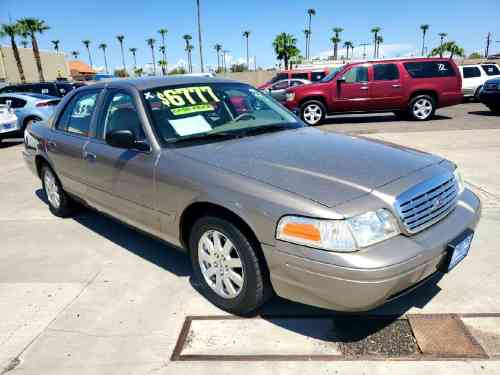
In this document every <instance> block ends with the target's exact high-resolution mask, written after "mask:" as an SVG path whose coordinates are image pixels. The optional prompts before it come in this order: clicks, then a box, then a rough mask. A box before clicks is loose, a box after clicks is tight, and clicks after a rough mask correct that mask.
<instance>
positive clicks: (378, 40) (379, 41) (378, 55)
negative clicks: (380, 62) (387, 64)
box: [377, 35, 384, 59]
mask: <svg viewBox="0 0 500 375" xmlns="http://www.w3.org/2000/svg"><path fill="white" fill-rule="evenodd" d="M382 43H384V38H383V37H382V35H377V59H378V58H379V57H380V44H382Z"/></svg>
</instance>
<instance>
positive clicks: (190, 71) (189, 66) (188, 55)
mask: <svg viewBox="0 0 500 375" xmlns="http://www.w3.org/2000/svg"><path fill="white" fill-rule="evenodd" d="M182 39H184V41H185V42H186V48H184V51H186V52H187V59H188V69H189V73H192V70H193V65H192V62H191V51H192V50H193V49H192V48H189V47H190V46H191V47H192V45H191V43H190V41H191V40H192V39H193V37H192V36H191V35H189V34H184V35H183V36H182Z"/></svg>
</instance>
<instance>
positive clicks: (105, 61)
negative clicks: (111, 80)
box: [102, 49, 109, 73]
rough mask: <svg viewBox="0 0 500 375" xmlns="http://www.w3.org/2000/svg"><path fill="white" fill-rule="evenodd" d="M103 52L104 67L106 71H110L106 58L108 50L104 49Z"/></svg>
mask: <svg viewBox="0 0 500 375" xmlns="http://www.w3.org/2000/svg"><path fill="white" fill-rule="evenodd" d="M102 53H103V54H104V67H105V68H106V73H109V70H108V59H107V58H106V50H105V49H103V50H102Z"/></svg>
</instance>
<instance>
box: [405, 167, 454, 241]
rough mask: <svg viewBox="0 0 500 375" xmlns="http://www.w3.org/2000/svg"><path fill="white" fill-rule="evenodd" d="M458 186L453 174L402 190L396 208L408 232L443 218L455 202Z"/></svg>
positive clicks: (415, 231)
mask: <svg viewBox="0 0 500 375" xmlns="http://www.w3.org/2000/svg"><path fill="white" fill-rule="evenodd" d="M457 193H458V186H457V182H456V181H455V178H454V176H453V174H447V175H445V176H439V177H437V178H433V179H431V180H429V181H426V182H424V183H422V184H419V185H417V186H415V187H414V188H412V189H410V190H408V191H406V192H404V193H403V194H401V195H400V196H399V197H398V198H397V199H396V210H397V212H398V214H399V217H400V219H401V222H402V223H403V225H404V227H405V228H406V230H407V232H408V233H412V234H413V233H417V232H419V231H421V230H423V229H425V228H427V227H429V226H430V225H432V224H434V223H436V222H437V221H439V220H441V219H442V218H444V217H445V216H446V215H447V214H448V213H449V212H450V211H452V210H453V209H454V208H455V206H456V204H457Z"/></svg>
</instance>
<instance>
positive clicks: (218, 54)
mask: <svg viewBox="0 0 500 375" xmlns="http://www.w3.org/2000/svg"><path fill="white" fill-rule="evenodd" d="M217 71H218V72H219V71H220V53H219V51H217Z"/></svg>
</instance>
